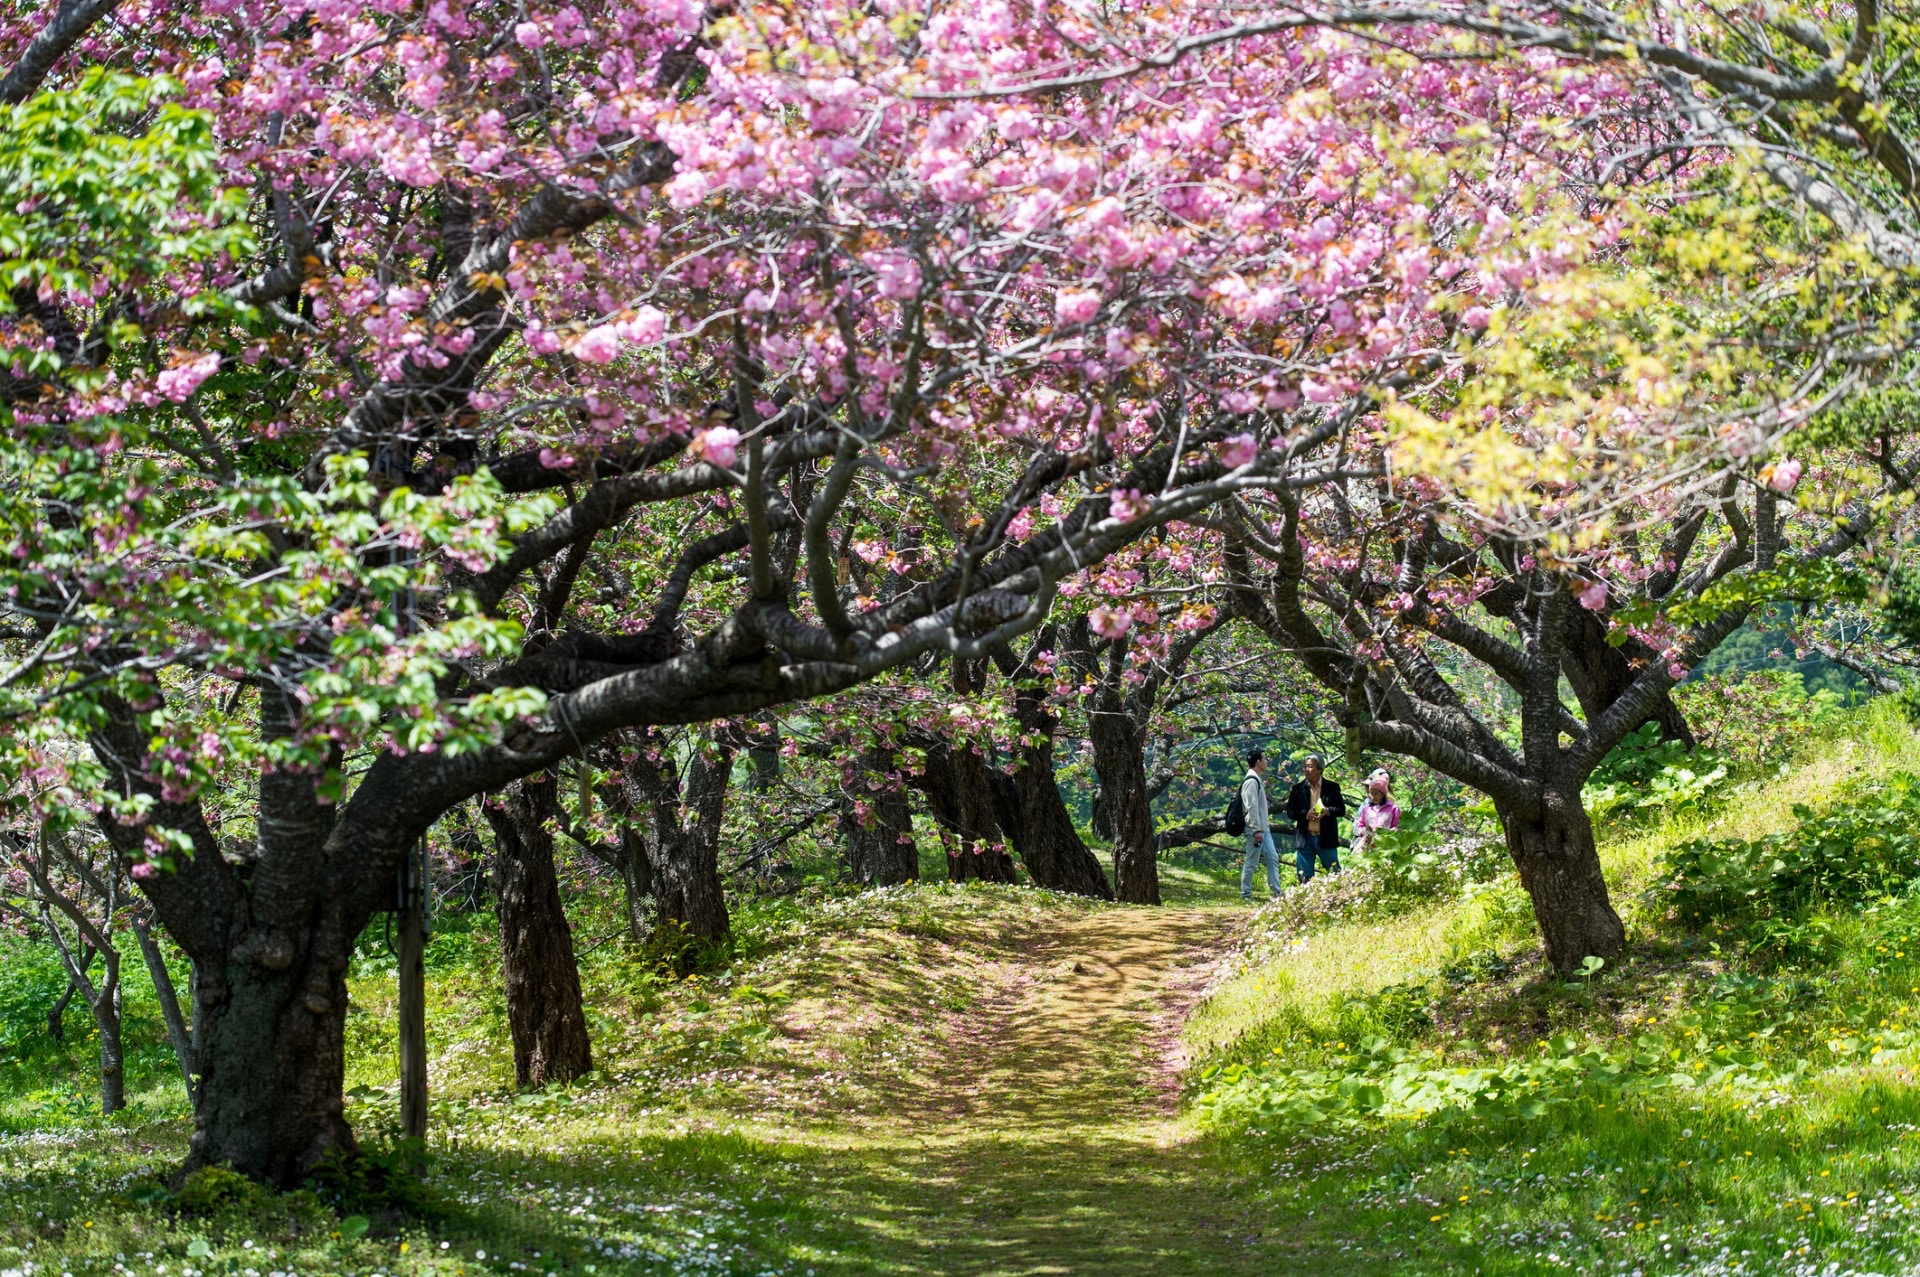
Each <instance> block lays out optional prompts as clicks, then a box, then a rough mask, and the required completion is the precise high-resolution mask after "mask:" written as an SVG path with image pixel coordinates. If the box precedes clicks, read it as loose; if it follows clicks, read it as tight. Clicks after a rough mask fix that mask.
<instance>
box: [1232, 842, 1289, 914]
mask: <svg viewBox="0 0 1920 1277" xmlns="http://www.w3.org/2000/svg"><path fill="white" fill-rule="evenodd" d="M1261 859H1264V860H1265V861H1266V862H1267V889H1268V890H1269V891H1271V892H1273V894H1274V895H1276V896H1277V895H1279V894H1280V849H1279V848H1278V847H1275V846H1274V845H1273V834H1272V832H1271V831H1269V830H1265V829H1249V830H1247V863H1245V864H1244V865H1241V866H1240V898H1241V899H1242V900H1251V899H1253V863H1254V861H1256V860H1261Z"/></svg>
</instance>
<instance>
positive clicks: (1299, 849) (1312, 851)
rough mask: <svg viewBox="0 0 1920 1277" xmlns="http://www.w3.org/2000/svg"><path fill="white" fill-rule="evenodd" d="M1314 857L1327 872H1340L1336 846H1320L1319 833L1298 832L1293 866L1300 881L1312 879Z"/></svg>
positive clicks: (1338, 854) (1338, 850) (1338, 851)
mask: <svg viewBox="0 0 1920 1277" xmlns="http://www.w3.org/2000/svg"><path fill="white" fill-rule="evenodd" d="M1316 859H1317V860H1318V861H1319V862H1320V867H1321V868H1322V869H1324V870H1326V871H1327V872H1328V873H1336V874H1337V873H1339V872H1340V849H1339V848H1338V847H1322V846H1321V845H1320V835H1319V834H1308V833H1303V834H1300V835H1299V842H1298V843H1297V844H1296V845H1295V848H1294V853H1293V867H1294V868H1295V869H1296V870H1298V871H1299V874H1300V881H1301V882H1312V881H1313V862H1314V861H1315V860H1316Z"/></svg>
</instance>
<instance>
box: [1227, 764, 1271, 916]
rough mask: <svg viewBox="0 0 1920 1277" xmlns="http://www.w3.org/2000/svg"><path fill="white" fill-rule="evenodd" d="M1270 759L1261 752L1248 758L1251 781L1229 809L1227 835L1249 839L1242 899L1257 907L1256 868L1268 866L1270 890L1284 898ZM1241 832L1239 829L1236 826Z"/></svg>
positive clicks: (1242, 868) (1242, 869) (1242, 784)
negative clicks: (1270, 803)
mask: <svg viewBox="0 0 1920 1277" xmlns="http://www.w3.org/2000/svg"><path fill="white" fill-rule="evenodd" d="M1266 771H1267V756H1266V755H1265V754H1264V753H1262V752H1261V751H1260V750H1257V749H1256V750H1254V751H1253V752H1252V753H1250V754H1248V755H1247V778H1246V779H1245V780H1243V781H1241V782H1240V792H1239V793H1238V794H1237V795H1236V796H1235V797H1234V800H1233V803H1232V805H1231V806H1229V807H1228V809H1227V832H1228V833H1229V834H1238V833H1242V832H1244V833H1245V834H1246V836H1247V860H1246V863H1245V864H1243V865H1242V866H1240V898H1241V899H1242V900H1245V901H1246V902H1247V903H1249V904H1251V903H1253V865H1254V862H1255V861H1256V860H1260V859H1262V858H1264V859H1265V860H1266V862H1267V889H1268V890H1269V891H1271V892H1272V893H1273V894H1274V895H1276V896H1278V895H1279V894H1280V852H1279V851H1278V849H1276V848H1275V847H1274V845H1273V826H1272V822H1271V821H1270V820H1269V819H1268V816H1267V781H1266ZM1236 824H1237V825H1239V826H1240V828H1239V829H1235V828H1234V826H1235V825H1236Z"/></svg>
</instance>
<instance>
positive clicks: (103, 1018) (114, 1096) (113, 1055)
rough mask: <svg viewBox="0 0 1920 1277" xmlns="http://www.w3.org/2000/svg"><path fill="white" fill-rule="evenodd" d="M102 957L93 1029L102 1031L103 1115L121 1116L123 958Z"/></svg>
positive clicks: (124, 1091) (124, 1094) (116, 953)
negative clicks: (103, 964)
mask: <svg viewBox="0 0 1920 1277" xmlns="http://www.w3.org/2000/svg"><path fill="white" fill-rule="evenodd" d="M100 956H101V957H103V958H105V959H106V963H105V966H104V968H103V969H102V971H101V972H100V987H99V988H98V990H96V997H95V998H94V1000H93V1002H92V1003H91V1004H90V1005H91V1008H92V1010H93V1023H94V1027H95V1028H97V1029H98V1030H99V1031H100V1111H101V1112H102V1113H118V1112H119V1111H120V1110H121V1109H123V1108H125V1107H127V1057H126V1052H125V1050H123V1049H122V1047H121V1043H120V1026H121V1023H122V1021H121V1018H120V954H119V951H118V950H115V949H113V948H111V947H109V948H108V949H107V951H106V952H104V953H103V954H101V955H100Z"/></svg>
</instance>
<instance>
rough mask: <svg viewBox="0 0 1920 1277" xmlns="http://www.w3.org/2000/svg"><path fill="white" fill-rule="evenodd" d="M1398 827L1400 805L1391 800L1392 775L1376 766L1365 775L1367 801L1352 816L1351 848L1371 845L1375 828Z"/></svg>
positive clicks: (1363, 847)
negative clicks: (1369, 774)
mask: <svg viewBox="0 0 1920 1277" xmlns="http://www.w3.org/2000/svg"><path fill="white" fill-rule="evenodd" d="M1398 828H1400V805H1399V804H1398V803H1396V802H1394V801H1393V777H1392V776H1391V775H1389V774H1388V772H1387V769H1386V768H1384V767H1378V768H1375V769H1374V772H1373V775H1371V776H1369V777H1367V801H1366V802H1364V803H1362V804H1360V810H1359V811H1357V812H1355V813H1354V817H1353V849H1354V850H1355V851H1365V850H1366V849H1367V848H1368V847H1370V846H1372V845H1373V834H1374V831H1375V830H1377V829H1398Z"/></svg>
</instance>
